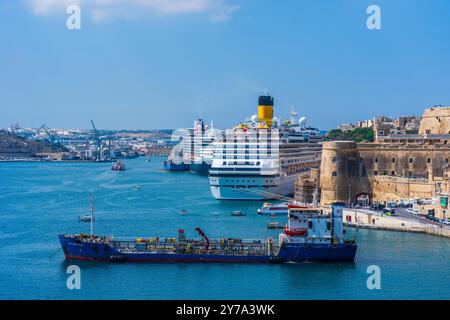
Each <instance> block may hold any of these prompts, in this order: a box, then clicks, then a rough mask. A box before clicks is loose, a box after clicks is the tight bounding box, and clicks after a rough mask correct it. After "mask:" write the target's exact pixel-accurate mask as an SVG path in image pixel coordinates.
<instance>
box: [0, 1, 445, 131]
mask: <svg viewBox="0 0 450 320" xmlns="http://www.w3.org/2000/svg"><path fill="white" fill-rule="evenodd" d="M71 4H76V5H78V6H79V7H80V9H81V29H79V30H69V29H68V28H67V27H66V20H67V19H68V17H69V14H67V13H66V9H67V7H68V6H69V5H71ZM372 4H375V5H378V6H379V8H380V9H381V30H369V29H368V28H367V26H366V21H367V18H368V17H369V14H367V12H366V10H367V8H368V6H369V5H372ZM449 16H450V1H448V0H395V1H392V0H386V1H384V0H370V1H366V0H283V1H279V0H0V128H1V127H8V126H9V125H11V124H13V123H16V122H18V123H19V125H21V126H23V127H39V126H41V125H42V124H44V123H45V124H46V125H47V126H49V127H56V128H61V127H64V128H89V126H90V120H91V119H92V120H94V122H95V124H96V126H97V127H98V128H100V129H125V128H126V129H154V128H156V129H158V128H159V129H162V128H183V127H190V126H192V122H193V120H195V119H197V118H203V119H204V120H205V121H207V122H209V121H211V120H213V121H214V125H215V126H216V127H219V128H229V127H232V126H234V125H236V124H237V123H239V121H241V120H243V119H245V118H248V117H250V116H251V115H252V114H255V113H256V107H257V97H258V95H260V94H264V93H267V92H268V93H270V94H271V95H273V96H274V98H275V114H276V116H278V117H280V118H287V117H288V114H287V113H288V112H289V111H290V109H291V107H292V106H293V107H294V108H295V110H296V111H297V112H298V113H299V116H300V115H301V116H305V117H307V119H308V123H309V124H310V125H312V126H315V127H318V128H320V129H323V130H327V129H331V128H335V127H336V126H337V125H339V124H340V123H348V122H355V121H358V120H363V119H369V118H372V117H373V116H376V115H388V116H400V115H410V114H415V115H420V114H421V113H422V111H423V109H424V108H427V107H431V106H434V105H450V19H449V18H448V17H449Z"/></svg>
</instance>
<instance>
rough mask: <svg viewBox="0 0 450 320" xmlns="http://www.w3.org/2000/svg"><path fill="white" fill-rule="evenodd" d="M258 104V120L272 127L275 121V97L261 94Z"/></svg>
mask: <svg viewBox="0 0 450 320" xmlns="http://www.w3.org/2000/svg"><path fill="white" fill-rule="evenodd" d="M258 104H259V105H258V121H259V122H264V123H265V124H266V125H267V126H268V127H271V126H272V123H273V98H272V97H271V96H260V97H259V99H258Z"/></svg>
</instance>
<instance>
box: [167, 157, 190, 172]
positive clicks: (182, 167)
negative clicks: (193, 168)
mask: <svg viewBox="0 0 450 320" xmlns="http://www.w3.org/2000/svg"><path fill="white" fill-rule="evenodd" d="M164 170H166V171H189V165H188V164H185V163H184V162H181V163H175V162H173V161H172V160H170V159H168V160H166V161H164Z"/></svg>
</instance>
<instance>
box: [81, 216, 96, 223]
mask: <svg viewBox="0 0 450 320" xmlns="http://www.w3.org/2000/svg"><path fill="white" fill-rule="evenodd" d="M91 220H92V221H94V218H93V217H91V216H90V215H84V216H82V217H78V221H80V222H91Z"/></svg>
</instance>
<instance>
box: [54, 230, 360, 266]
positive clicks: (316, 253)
mask: <svg viewBox="0 0 450 320" xmlns="http://www.w3.org/2000/svg"><path fill="white" fill-rule="evenodd" d="M59 241H60V243H61V246H62V249H63V251H64V256H65V258H66V259H68V260H85V261H99V262H101V261H103V262H154V263H158V262H171V263H180V262H186V263H191V262H218V263H286V262H305V261H311V262H351V261H353V260H354V258H355V254H356V245H355V244H353V243H352V244H339V245H336V246H333V245H330V244H316V245H311V244H308V245H306V244H284V245H282V246H281V247H280V250H279V251H278V252H277V253H270V252H267V253H265V254H261V253H260V254H251V253H241V254H236V253H227V254H214V253H212V252H207V251H204V252H202V253H177V252H173V253H166V252H164V253H160V252H151V251H146V250H144V251H141V252H136V251H129V252H127V251H124V250H120V249H119V250H118V249H116V248H114V246H112V245H110V244H108V243H101V242H91V241H81V240H80V239H79V238H77V237H71V236H67V235H59Z"/></svg>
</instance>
